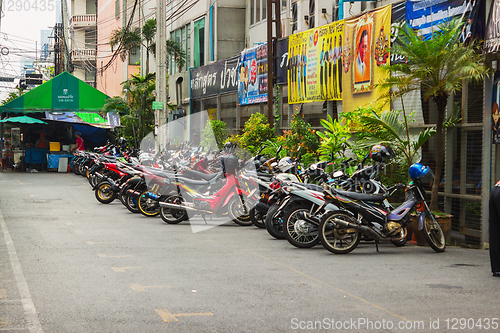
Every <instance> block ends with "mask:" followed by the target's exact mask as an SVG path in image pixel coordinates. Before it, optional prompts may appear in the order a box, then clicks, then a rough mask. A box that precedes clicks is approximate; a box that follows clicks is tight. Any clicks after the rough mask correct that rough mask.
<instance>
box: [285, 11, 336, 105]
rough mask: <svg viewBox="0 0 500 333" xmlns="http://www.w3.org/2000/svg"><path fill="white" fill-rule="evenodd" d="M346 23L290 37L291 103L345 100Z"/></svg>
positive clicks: (289, 71)
mask: <svg viewBox="0 0 500 333" xmlns="http://www.w3.org/2000/svg"><path fill="white" fill-rule="evenodd" d="M343 33H344V20H341V21H337V22H333V23H330V24H328V25H325V26H321V27H318V28H315V29H310V30H307V31H304V32H301V33H297V34H294V35H291V36H290V37H289V43H288V55H289V63H288V64H289V68H288V89H289V91H288V103H289V104H294V103H304V102H318V101H325V100H328V101H333V100H341V99H342V85H341V82H342V36H343Z"/></svg>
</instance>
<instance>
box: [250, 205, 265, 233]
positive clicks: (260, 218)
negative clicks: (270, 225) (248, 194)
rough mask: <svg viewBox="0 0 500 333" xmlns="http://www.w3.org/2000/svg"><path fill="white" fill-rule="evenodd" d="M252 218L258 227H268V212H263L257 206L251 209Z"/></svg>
mask: <svg viewBox="0 0 500 333" xmlns="http://www.w3.org/2000/svg"><path fill="white" fill-rule="evenodd" d="M250 220H252V223H253V224H254V225H255V226H256V227H258V228H261V229H264V228H265V227H266V214H263V213H262V212H260V211H258V210H257V209H255V208H252V209H251V210H250Z"/></svg>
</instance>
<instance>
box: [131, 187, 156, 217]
mask: <svg viewBox="0 0 500 333" xmlns="http://www.w3.org/2000/svg"><path fill="white" fill-rule="evenodd" d="M146 192H149V190H146V191H144V192H142V193H141V194H140V195H139V198H138V199H137V206H138V207H139V211H140V212H141V213H142V215H144V216H147V217H154V216H158V214H160V204H159V201H158V200H154V199H151V198H149V197H148V196H147V195H146Z"/></svg>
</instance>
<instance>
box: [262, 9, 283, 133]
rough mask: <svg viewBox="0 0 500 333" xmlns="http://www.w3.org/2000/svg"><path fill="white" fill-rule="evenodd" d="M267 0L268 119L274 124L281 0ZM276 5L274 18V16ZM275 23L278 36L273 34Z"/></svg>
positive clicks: (271, 124)
mask: <svg viewBox="0 0 500 333" xmlns="http://www.w3.org/2000/svg"><path fill="white" fill-rule="evenodd" d="M266 1H267V121H268V122H269V125H270V126H271V127H273V125H274V107H273V102H274V93H273V92H274V85H275V80H276V77H275V76H274V60H275V59H276V55H275V53H276V52H275V50H276V45H277V42H278V38H280V37H281V0H266ZM273 5H274V18H273ZM273 23H274V27H275V32H276V36H273Z"/></svg>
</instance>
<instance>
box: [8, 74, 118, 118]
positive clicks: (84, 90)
mask: <svg viewBox="0 0 500 333" xmlns="http://www.w3.org/2000/svg"><path fill="white" fill-rule="evenodd" d="M107 99H108V96H107V95H106V94H104V93H102V92H100V91H99V90H97V89H95V88H94V87H91V86H90V85H88V84H87V83H85V82H84V81H82V80H80V79H78V78H76V77H74V76H73V75H71V74H69V73H68V72H63V73H61V74H59V75H58V76H56V77H54V78H53V79H51V80H50V81H47V82H45V83H43V84H42V85H40V86H38V87H36V88H35V89H33V90H30V91H28V92H27V93H26V94H24V95H21V96H19V97H18V98H16V99H14V100H12V101H10V102H9V103H7V104H5V105H2V106H0V112H7V113H22V114H27V113H33V112H44V111H71V112H99V111H100V110H101V108H102V107H103V106H104V104H106V100H107Z"/></svg>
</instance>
